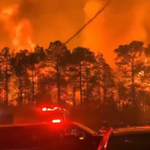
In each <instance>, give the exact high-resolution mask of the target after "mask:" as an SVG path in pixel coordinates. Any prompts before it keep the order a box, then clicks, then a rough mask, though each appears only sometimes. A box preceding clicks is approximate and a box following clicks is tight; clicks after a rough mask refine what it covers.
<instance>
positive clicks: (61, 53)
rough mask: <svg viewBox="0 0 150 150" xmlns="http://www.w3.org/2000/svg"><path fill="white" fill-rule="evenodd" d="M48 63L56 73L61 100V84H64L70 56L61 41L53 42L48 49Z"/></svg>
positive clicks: (59, 98)
mask: <svg viewBox="0 0 150 150" xmlns="http://www.w3.org/2000/svg"><path fill="white" fill-rule="evenodd" d="M46 54H47V63H48V65H49V67H51V69H53V70H54V71H55V73H56V78H55V79H54V80H55V81H56V86H57V99H58V102H60V101H61V86H62V85H63V84H64V78H63V76H64V75H63V74H64V73H65V70H66V64H67V62H68V60H67V59H68V58H69V56H70V51H69V50H68V49H67V47H66V46H65V45H63V43H62V42H60V41H55V42H51V43H50V45H49V47H48V49H46Z"/></svg>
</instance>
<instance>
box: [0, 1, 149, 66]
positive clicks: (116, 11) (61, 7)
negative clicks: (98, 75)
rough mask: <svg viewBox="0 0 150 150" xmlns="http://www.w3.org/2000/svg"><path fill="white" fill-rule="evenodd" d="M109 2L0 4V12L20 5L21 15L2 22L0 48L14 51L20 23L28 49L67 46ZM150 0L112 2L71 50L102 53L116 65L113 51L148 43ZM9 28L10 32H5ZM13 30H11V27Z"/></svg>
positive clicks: (20, 38)
mask: <svg viewBox="0 0 150 150" xmlns="http://www.w3.org/2000/svg"><path fill="white" fill-rule="evenodd" d="M105 1H106V0H55V2H54V1H53V0H49V1H47V0H42V1H41V0H7V3H6V0H1V1H0V12H2V10H4V9H6V8H8V7H12V6H14V5H15V4H18V6H19V7H18V13H17V14H15V15H14V16H13V17H11V20H10V22H7V23H6V22H4V20H2V19H1V20H0V47H3V46H10V47H12V41H13V39H14V38H15V37H16V35H15V34H16V33H15V32H14V30H15V29H16V26H19V24H20V23H22V24H24V27H23V28H22V29H21V33H22V34H21V35H20V36H19V41H20V43H21V44H22V45H24V46H25V47H28V46H29V45H28V44H29V39H30V42H33V43H36V44H38V45H41V46H44V47H48V45H49V42H50V41H55V40H61V41H62V42H65V41H66V40H67V39H68V37H70V36H72V35H73V34H74V32H76V31H77V30H78V29H79V28H80V27H81V26H82V25H83V24H84V23H85V22H86V21H87V20H88V19H89V18H91V17H92V15H93V14H94V13H95V12H96V11H97V10H98V9H99V8H100V7H102V5H103V4H104V3H105ZM148 8H150V0H112V2H111V4H110V5H109V7H108V8H107V9H106V10H105V12H103V14H101V15H100V16H99V17H98V18H97V19H96V20H95V21H94V22H93V23H92V24H90V25H89V26H88V27H87V28H86V29H85V30H84V31H83V32H82V33H81V34H80V35H78V36H77V37H76V38H75V39H74V40H72V41H71V42H70V43H69V44H68V47H69V48H70V49H72V48H73V47H76V46H84V47H88V48H91V50H93V51H95V52H96V51H100V52H102V53H103V54H104V56H105V58H106V60H107V61H108V62H109V63H110V64H113V62H114V61H113V59H114V55H113V50H114V49H115V48H117V47H118V45H120V44H126V43H129V42H130V41H132V40H142V41H144V42H146V43H148V42H149V40H150V39H149V36H150V13H148ZM6 26H7V28H6ZM9 26H10V28H9V30H8V27H9Z"/></svg>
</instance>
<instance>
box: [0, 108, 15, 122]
mask: <svg viewBox="0 0 150 150" xmlns="http://www.w3.org/2000/svg"><path fill="white" fill-rule="evenodd" d="M13 120H14V117H13V113H11V112H9V111H7V110H2V109H1V110H0V125H4V124H13Z"/></svg>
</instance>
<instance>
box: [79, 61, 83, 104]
mask: <svg viewBox="0 0 150 150" xmlns="http://www.w3.org/2000/svg"><path fill="white" fill-rule="evenodd" d="M79 71H80V77H79V78H80V79H79V84H80V104H81V105H82V103H83V100H82V65H81V63H80V64H79Z"/></svg>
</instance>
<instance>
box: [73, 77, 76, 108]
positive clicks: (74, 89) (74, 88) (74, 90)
mask: <svg viewBox="0 0 150 150" xmlns="http://www.w3.org/2000/svg"><path fill="white" fill-rule="evenodd" d="M73 106H76V80H75V83H74V86H73Z"/></svg>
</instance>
